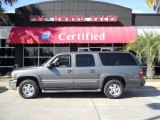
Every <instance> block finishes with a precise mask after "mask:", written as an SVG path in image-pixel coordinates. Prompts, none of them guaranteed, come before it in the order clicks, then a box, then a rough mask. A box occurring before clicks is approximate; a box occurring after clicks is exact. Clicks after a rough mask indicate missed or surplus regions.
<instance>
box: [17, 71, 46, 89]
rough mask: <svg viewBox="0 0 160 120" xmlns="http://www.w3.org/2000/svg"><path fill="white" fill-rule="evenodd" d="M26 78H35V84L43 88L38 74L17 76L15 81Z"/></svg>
mask: <svg viewBox="0 0 160 120" xmlns="http://www.w3.org/2000/svg"><path fill="white" fill-rule="evenodd" d="M25 77H26V78H27V77H34V78H36V80H37V82H38V83H39V87H40V88H42V87H43V84H42V78H41V76H40V75H39V74H22V73H21V74H17V76H16V79H17V82H18V80H19V79H20V78H25Z"/></svg>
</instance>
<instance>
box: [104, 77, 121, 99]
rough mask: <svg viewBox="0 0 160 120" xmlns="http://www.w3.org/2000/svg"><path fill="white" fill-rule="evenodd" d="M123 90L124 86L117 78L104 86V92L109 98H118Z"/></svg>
mask: <svg viewBox="0 0 160 120" xmlns="http://www.w3.org/2000/svg"><path fill="white" fill-rule="evenodd" d="M123 92H124V86H123V84H122V83H121V82H120V81H119V80H110V81H108V82H107V83H106V84H105V86H104V94H105V95H106V96H107V97H108V98H110V99H116V98H120V97H121V96H122V94H123Z"/></svg>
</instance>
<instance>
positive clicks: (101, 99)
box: [0, 87, 160, 120]
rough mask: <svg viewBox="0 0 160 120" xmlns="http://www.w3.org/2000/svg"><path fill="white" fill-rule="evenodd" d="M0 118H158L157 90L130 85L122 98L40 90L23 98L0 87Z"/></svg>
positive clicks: (99, 119) (79, 119)
mask: <svg viewBox="0 0 160 120" xmlns="http://www.w3.org/2000/svg"><path fill="white" fill-rule="evenodd" d="M0 120H160V90H157V89H155V88H153V87H144V88H140V89H129V90H127V91H125V94H124V96H123V98H121V99H115V100H114V99H108V98H106V97H105V96H104V95H103V94H102V93H58V94H41V95H39V97H38V98H36V99H28V100H27V99H23V98H21V97H20V96H19V94H18V92H17V91H13V90H6V91H5V90H1V91H0Z"/></svg>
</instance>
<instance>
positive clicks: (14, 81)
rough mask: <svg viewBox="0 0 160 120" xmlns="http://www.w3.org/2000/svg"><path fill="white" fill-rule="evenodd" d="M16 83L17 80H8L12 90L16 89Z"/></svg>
mask: <svg viewBox="0 0 160 120" xmlns="http://www.w3.org/2000/svg"><path fill="white" fill-rule="evenodd" d="M16 84H17V80H10V81H9V86H10V88H11V89H12V90H17V87H16Z"/></svg>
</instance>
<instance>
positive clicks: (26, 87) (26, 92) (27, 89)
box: [19, 80, 39, 99]
mask: <svg viewBox="0 0 160 120" xmlns="http://www.w3.org/2000/svg"><path fill="white" fill-rule="evenodd" d="M38 93H39V87H38V85H37V84H36V82H35V81H33V80H24V81H23V82H21V83H20V85H19V94H20V95H21V96H22V97H23V98H25V99H29V98H34V97H36V96H37V94H38Z"/></svg>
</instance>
